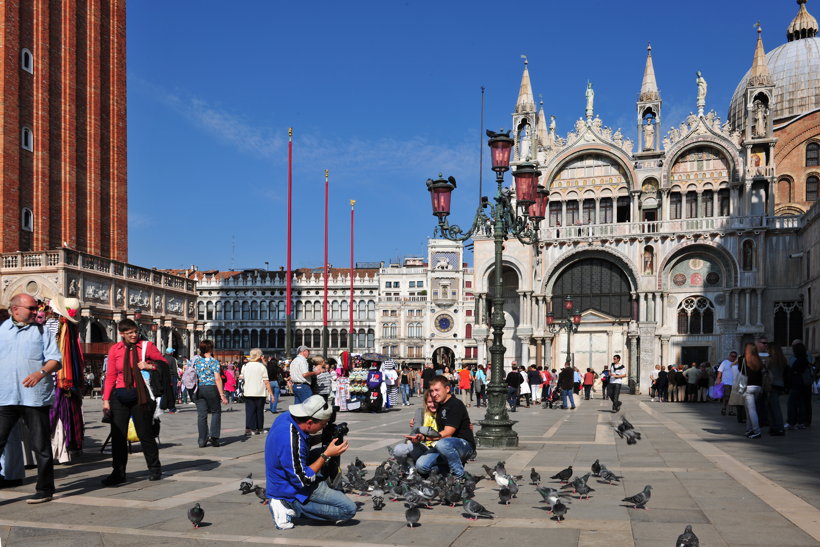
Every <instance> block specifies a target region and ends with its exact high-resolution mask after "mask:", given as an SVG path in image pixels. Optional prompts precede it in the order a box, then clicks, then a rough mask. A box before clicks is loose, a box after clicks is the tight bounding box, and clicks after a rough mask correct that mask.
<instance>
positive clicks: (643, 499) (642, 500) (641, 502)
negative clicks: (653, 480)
mask: <svg viewBox="0 0 820 547" xmlns="http://www.w3.org/2000/svg"><path fill="white" fill-rule="evenodd" d="M651 495H652V487H651V486H650V485H648V484H647V485H646V486H644V487H643V490H642V491H641V492H638V493H637V494H635V495H634V496H630V497H628V498H624V499H622V500H621V501H625V502H627V503H631V504H632V505H634V506H635V509H646V503H647V502H648V501H649V497H650V496H651Z"/></svg>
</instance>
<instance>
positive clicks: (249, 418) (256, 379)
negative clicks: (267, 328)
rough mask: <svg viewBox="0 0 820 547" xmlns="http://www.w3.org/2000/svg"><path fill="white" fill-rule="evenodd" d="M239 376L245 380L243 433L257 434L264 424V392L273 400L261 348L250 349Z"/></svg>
mask: <svg viewBox="0 0 820 547" xmlns="http://www.w3.org/2000/svg"><path fill="white" fill-rule="evenodd" d="M240 378H241V379H242V380H244V381H245V385H244V394H245V435H251V434H253V435H259V434H260V433H261V432H262V430H263V429H264V426H265V392H267V393H268V396H269V397H270V399H271V400H273V390H272V389H271V387H270V382H269V381H268V368H267V367H266V366H265V364H264V363H263V362H262V350H261V349H259V348H253V349H252V350H251V352H250V361H248V362H247V363H245V366H243V367H242V375H241V376H240Z"/></svg>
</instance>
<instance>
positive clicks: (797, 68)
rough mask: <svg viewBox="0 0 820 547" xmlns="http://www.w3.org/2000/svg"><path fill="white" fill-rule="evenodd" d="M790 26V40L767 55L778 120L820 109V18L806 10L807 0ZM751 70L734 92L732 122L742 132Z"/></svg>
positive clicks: (788, 36) (731, 110)
mask: <svg viewBox="0 0 820 547" xmlns="http://www.w3.org/2000/svg"><path fill="white" fill-rule="evenodd" d="M798 4H799V5H800V9H799V11H798V14H797V16H796V17H795V18H794V20H793V21H792V23H791V24H790V25H789V28H788V29H787V38H788V40H789V41H788V42H787V43H785V44H783V45H782V46H780V47H778V48H775V49H774V50H772V51H770V52H769V53H767V54H766V60H767V64H768V65H769V72H770V73H771V76H772V79H773V80H774V84H775V89H774V97H773V99H772V112H771V114H772V119H773V120H774V121H775V123H777V122H778V121H780V120H787V119H790V118H793V117H795V116H799V115H800V114H804V113H806V112H810V111H812V110H815V109H818V108H820V38H818V37H817V20H816V19H815V18H814V17H812V16H811V14H809V13H808V11H807V10H806V5H805V4H806V0H798ZM751 72H752V71H751V70H749V72H747V73H746V75H745V76H744V77H743V79H742V80H741V81H740V83H739V84H738V86H737V89H735V93H734V95H732V102H731V103H730V105H729V117H728V120H729V123H730V124H731V125H732V127H733V128H735V129H738V130H740V131H742V130H743V129H745V126H746V108H745V104H744V102H745V91H746V85H747V84H748V82H749V78H750V75H751Z"/></svg>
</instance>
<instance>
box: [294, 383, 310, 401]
mask: <svg viewBox="0 0 820 547" xmlns="http://www.w3.org/2000/svg"><path fill="white" fill-rule="evenodd" d="M311 395H313V390H312V389H311V388H310V384H293V398H294V401H293V404H295V405H298V404H299V403H303V402H304V401H307V400H308V398H309V397H310V396H311Z"/></svg>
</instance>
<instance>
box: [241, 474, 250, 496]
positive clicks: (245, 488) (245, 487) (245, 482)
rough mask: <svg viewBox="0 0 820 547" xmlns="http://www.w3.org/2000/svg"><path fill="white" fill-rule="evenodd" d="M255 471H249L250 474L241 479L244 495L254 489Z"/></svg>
mask: <svg viewBox="0 0 820 547" xmlns="http://www.w3.org/2000/svg"><path fill="white" fill-rule="evenodd" d="M252 476H253V473H248V476H247V477H245V478H244V479H242V480H241V481H239V491H240V492H242V495H243V496H244V495H245V494H250V493H251V492H252V491H253V480H252V478H251V477H252Z"/></svg>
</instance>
